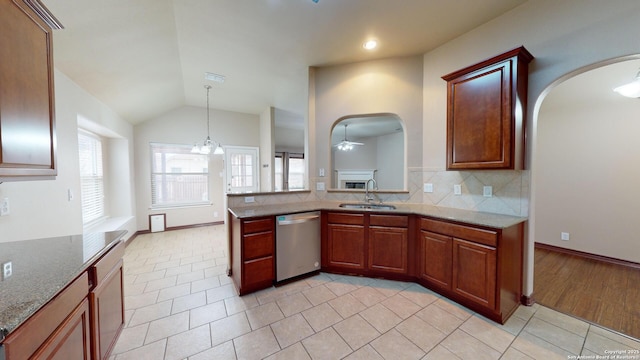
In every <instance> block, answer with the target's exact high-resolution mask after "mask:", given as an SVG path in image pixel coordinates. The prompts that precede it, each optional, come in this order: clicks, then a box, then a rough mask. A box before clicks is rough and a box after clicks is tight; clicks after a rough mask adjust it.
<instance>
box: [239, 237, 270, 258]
mask: <svg viewBox="0 0 640 360" xmlns="http://www.w3.org/2000/svg"><path fill="white" fill-rule="evenodd" d="M243 243H244V253H243V256H242V258H243V259H244V260H245V261H246V260H252V259H256V258H260V257H265V256H271V255H273V248H274V245H273V244H274V243H273V233H272V232H263V233H258V234H251V235H246V236H244V237H243Z"/></svg>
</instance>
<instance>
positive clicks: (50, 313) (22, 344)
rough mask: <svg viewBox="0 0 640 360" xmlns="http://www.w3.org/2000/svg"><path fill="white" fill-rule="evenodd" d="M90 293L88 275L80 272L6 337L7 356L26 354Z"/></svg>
mask: <svg viewBox="0 0 640 360" xmlns="http://www.w3.org/2000/svg"><path fill="white" fill-rule="evenodd" d="M87 294H89V275H88V274H87V272H84V273H82V275H80V276H79V277H78V278H77V279H76V280H75V281H73V282H72V283H71V284H70V285H69V286H68V287H67V288H66V289H64V290H63V291H62V292H61V293H59V294H58V295H56V296H55V297H54V298H53V300H51V301H50V302H49V303H48V304H46V305H45V306H44V307H43V308H42V309H40V310H38V312H36V313H35V314H34V315H33V316H32V317H31V318H29V319H28V320H27V321H26V322H24V323H23V324H22V325H20V326H19V327H18V328H17V329H16V330H15V331H14V332H12V333H11V334H9V336H8V337H7V338H6V339H5V341H4V343H3V346H4V348H5V355H6V357H7V359H27V358H29V357H30V356H31V355H32V354H33V353H34V352H35V351H36V350H37V349H38V348H39V347H40V346H41V345H42V344H43V343H44V342H45V340H47V338H49V336H50V335H51V334H52V333H53V332H54V331H56V329H57V328H58V327H59V326H60V324H62V323H63V321H64V320H65V319H66V318H67V317H68V316H69V315H70V314H71V313H72V312H73V311H74V309H75V308H76V307H77V306H78V305H79V304H80V303H81V302H82V301H83V300H84V299H85V298H86V297H87Z"/></svg>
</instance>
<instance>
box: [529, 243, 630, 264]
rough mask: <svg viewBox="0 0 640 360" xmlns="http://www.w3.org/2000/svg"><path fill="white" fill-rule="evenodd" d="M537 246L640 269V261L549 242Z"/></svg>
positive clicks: (536, 245)
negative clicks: (569, 247)
mask: <svg viewBox="0 0 640 360" xmlns="http://www.w3.org/2000/svg"><path fill="white" fill-rule="evenodd" d="M535 248H536V249H542V250H549V251H554V252H557V253H561V254H567V255H573V256H578V257H581V258H585V259H590V260H596V261H601V262H604V263H607V264H613V265H621V266H626V267H629V268H632V269H638V270H640V263H637V262H633V261H628V260H622V259H616V258H612V257H608V256H603V255H597V254H591V253H587V252H583V251H578V250H572V249H566V248H562V247H559V246H554V245H549V244H542V243H535Z"/></svg>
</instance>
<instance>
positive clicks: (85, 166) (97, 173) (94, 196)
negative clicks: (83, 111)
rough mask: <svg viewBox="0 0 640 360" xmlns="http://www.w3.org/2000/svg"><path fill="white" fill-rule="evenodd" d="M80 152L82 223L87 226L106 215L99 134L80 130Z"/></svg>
mask: <svg viewBox="0 0 640 360" xmlns="http://www.w3.org/2000/svg"><path fill="white" fill-rule="evenodd" d="M78 153H79V157H80V186H81V196H82V223H83V224H84V225H85V227H86V226H87V225H88V224H92V223H95V222H97V221H98V220H100V219H102V218H104V216H105V213H104V174H103V168H102V141H101V140H100V138H99V137H98V136H97V135H94V134H92V133H90V132H87V131H84V130H78Z"/></svg>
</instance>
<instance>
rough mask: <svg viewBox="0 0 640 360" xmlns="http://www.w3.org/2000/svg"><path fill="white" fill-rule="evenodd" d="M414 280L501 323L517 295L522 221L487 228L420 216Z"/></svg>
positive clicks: (519, 294)
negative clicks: (503, 226) (506, 226)
mask: <svg viewBox="0 0 640 360" xmlns="http://www.w3.org/2000/svg"><path fill="white" fill-rule="evenodd" d="M419 234H420V244H421V245H420V248H419V253H418V256H419V261H418V263H419V264H420V265H419V266H420V268H419V274H418V278H419V281H420V282H421V283H422V284H423V285H425V286H427V287H430V288H432V289H434V290H436V291H438V292H440V293H442V294H443V295H445V296H448V297H450V298H452V299H453V300H456V301H458V302H460V303H461V304H463V305H465V306H467V307H469V308H471V309H473V310H474V311H478V312H479V313H481V314H483V315H485V316H486V317H488V318H490V319H493V320H495V321H497V322H500V323H504V322H505V321H506V320H507V319H508V318H509V316H510V315H511V314H512V313H513V312H514V311H515V310H516V309H517V307H518V305H519V304H520V301H521V297H522V246H523V245H522V241H523V223H519V224H516V225H513V226H511V227H508V228H504V229H491V228H484V227H480V226H473V225H468V224H459V223H453V222H448V221H441V220H435V219H431V218H424V217H423V218H421V219H420V231H419Z"/></svg>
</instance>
